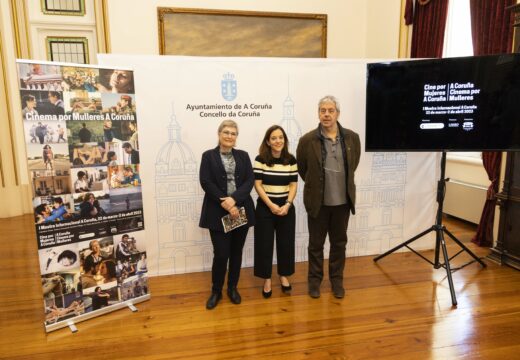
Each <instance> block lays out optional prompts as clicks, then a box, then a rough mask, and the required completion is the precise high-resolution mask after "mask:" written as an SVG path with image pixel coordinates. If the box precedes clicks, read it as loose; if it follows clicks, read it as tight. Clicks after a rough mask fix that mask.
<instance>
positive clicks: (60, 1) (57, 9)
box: [41, 0, 85, 16]
mask: <svg viewBox="0 0 520 360" xmlns="http://www.w3.org/2000/svg"><path fill="white" fill-rule="evenodd" d="M41 4H42V12H43V13H44V14H46V15H67V16H70V15H73V16H83V15H85V0H41Z"/></svg>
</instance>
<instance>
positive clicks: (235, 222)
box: [222, 206, 247, 233]
mask: <svg viewBox="0 0 520 360" xmlns="http://www.w3.org/2000/svg"><path fill="white" fill-rule="evenodd" d="M238 213H239V215H238V218H236V219H232V218H231V215H230V214H227V215H225V216H222V225H223V226H224V232H225V233H228V232H230V231H231V230H234V229H236V228H238V227H240V226H242V225H245V224H247V216H246V209H245V208H244V207H243V206H242V207H241V208H239V209H238Z"/></svg>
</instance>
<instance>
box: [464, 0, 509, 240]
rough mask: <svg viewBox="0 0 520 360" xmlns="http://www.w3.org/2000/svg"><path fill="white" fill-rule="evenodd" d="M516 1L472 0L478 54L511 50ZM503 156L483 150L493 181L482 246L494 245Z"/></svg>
mask: <svg viewBox="0 0 520 360" xmlns="http://www.w3.org/2000/svg"><path fill="white" fill-rule="evenodd" d="M515 3H516V0H470V11H471V33H472V40H473V53H474V54H475V55H491V54H501V53H509V52H511V48H512V41H513V30H512V25H513V16H512V14H511V11H510V10H506V7H508V6H510V5H513V4H515ZM501 159H502V153H501V152H483V153H482V161H483V163H484V169H486V173H487V174H488V178H489V180H490V181H491V184H490V185H489V187H488V191H487V197H486V203H485V204H484V209H483V210H482V215H481V217H480V222H479V224H478V228H477V233H476V235H475V236H474V237H473V239H472V240H471V241H473V242H474V243H475V244H477V245H479V246H492V245H493V224H494V222H495V207H496V202H497V199H496V193H497V192H498V178H499V176H500V163H501Z"/></svg>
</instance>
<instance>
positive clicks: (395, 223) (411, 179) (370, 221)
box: [98, 54, 438, 275]
mask: <svg viewBox="0 0 520 360" xmlns="http://www.w3.org/2000/svg"><path fill="white" fill-rule="evenodd" d="M98 57H99V62H100V64H102V65H107V66H121V67H125V68H133V69H134V70H135V82H136V86H137V87H138V88H139V89H140V92H139V94H138V97H137V99H136V101H137V103H138V106H137V109H138V114H137V116H138V118H139V123H140V127H139V147H140V151H141V154H140V156H141V174H142V178H143V181H144V182H145V183H147V184H155V186H147V187H146V189H145V190H144V192H143V201H144V208H145V211H144V214H145V223H146V229H147V236H148V245H147V251H148V253H149V267H150V274H156V275H162V274H172V273H184V272H195V271H205V270H210V269H211V261H212V257H213V254H212V246H211V241H210V239H209V233H208V232H207V230H205V229H200V228H199V227H198V221H199V213H200V208H201V204H202V198H203V192H202V189H201V188H200V185H199V182H198V171H199V165H200V158H201V155H202V152H203V151H205V150H207V149H209V148H212V147H215V146H216V144H217V127H218V125H219V124H220V122H221V121H222V120H224V119H227V118H232V119H234V120H236V121H237V122H238V124H239V127H240V135H239V137H238V142H237V147H238V148H240V149H244V150H246V151H248V152H249V155H250V157H251V160H253V159H254V157H255V156H256V154H257V151H258V147H259V145H260V142H261V140H262V137H263V135H264V132H265V130H266V129H267V128H268V127H269V126H270V125H273V124H280V125H282V126H283V127H284V128H285V130H286V131H287V134H288V138H289V141H290V148H291V152H293V153H294V152H295V149H296V145H297V142H298V139H299V137H300V136H301V135H302V134H304V133H306V132H307V131H309V130H311V129H313V128H315V127H316V126H317V124H318V116H317V114H318V113H317V108H318V104H317V103H318V100H319V99H320V98H321V97H323V96H324V95H328V94H331V95H334V96H336V97H337V98H338V99H339V101H340V104H341V115H340V118H339V121H340V123H341V124H342V125H343V126H345V127H348V128H351V129H353V130H354V131H356V132H358V133H359V135H360V137H361V142H362V147H364V136H365V83H366V64H367V62H370V61H367V60H329V59H265V58H197V57H173V56H142V55H115V54H114V55H104V54H103V55H98ZM227 74H231V75H232V76H233V79H232V80H231V79H227V78H226V76H227ZM226 79H227V81H228V82H229V83H230V84H231V83H232V81H234V84H235V85H236V97H235V98H234V99H232V100H226V99H225V98H224V96H223V94H222V90H221V89H222V81H223V80H224V81H226ZM225 84H227V83H225ZM227 89H230V87H228V88H227ZM228 94H229V92H228ZM251 104H255V105H262V107H264V108H262V109H256V110H251V109H250V107H251ZM196 105H219V106H231V107H232V108H233V109H232V110H227V109H225V110H207V111H204V110H191V109H189V108H188V106H196ZM245 105H247V106H248V108H249V109H244V106H245ZM239 106H240V107H242V110H241V111H242V112H243V113H246V114H243V113H242V114H240V113H239V112H238V111H239V110H238V109H237V107H239ZM219 111H221V112H222V113H225V114H220V116H207V113H218V112H219ZM230 111H233V112H235V115H233V114H231V115H230V114H229V113H230ZM437 163H438V156H436V155H435V154H431V153H365V152H363V153H362V156H361V162H360V166H359V168H358V170H357V172H356V182H357V185H358V187H357V191H358V192H357V206H356V209H357V214H356V215H355V216H353V217H351V218H350V224H349V229H348V236H349V242H348V247H347V254H348V256H360V255H373V254H379V253H381V252H383V251H385V250H387V249H389V248H391V247H392V246H395V245H397V244H399V243H400V242H402V241H403V240H405V239H407V238H409V237H412V236H413V235H415V234H416V233H419V232H421V231H423V230H425V229H427V228H428V227H430V226H431V224H433V222H434V217H435V210H436V202H435V188H436V182H437V179H438V170H437V169H438V164H437ZM302 185H303V184H301V183H300V186H299V191H298V196H297V200H296V201H295V204H296V211H297V215H296V216H297V223H296V257H297V261H305V260H307V242H308V233H307V214H306V212H305V209H304V207H303V203H302V198H301V196H302V191H301V190H302ZM253 196H254V198H256V194H254V190H253ZM433 246H434V240H433V238H432V237H431V236H428V237H425V238H424V239H421V240H420V241H418V242H416V243H415V247H416V248H418V249H424V248H432V247H433ZM154 259H155V261H154ZM252 265H253V231H252V229H251V231H250V233H249V235H248V239H247V242H246V245H245V248H244V257H243V266H252Z"/></svg>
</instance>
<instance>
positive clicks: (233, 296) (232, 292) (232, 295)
mask: <svg viewBox="0 0 520 360" xmlns="http://www.w3.org/2000/svg"><path fill="white" fill-rule="evenodd" d="M227 295H228V296H229V300H231V302H232V303H233V304H237V305H238V304H240V303H241V302H242V297H240V294H239V293H238V290H237V288H236V287H234V288H228V289H227Z"/></svg>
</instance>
